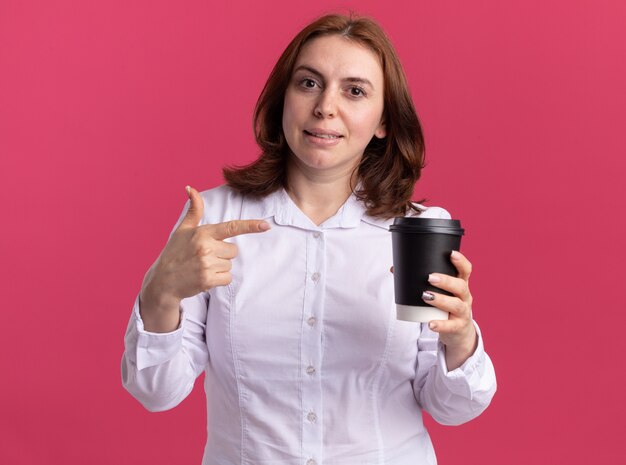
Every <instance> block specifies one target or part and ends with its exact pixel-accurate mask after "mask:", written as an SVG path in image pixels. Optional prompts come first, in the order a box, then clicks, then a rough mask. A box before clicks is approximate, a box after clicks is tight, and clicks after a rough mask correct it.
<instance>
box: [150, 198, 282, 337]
mask: <svg viewBox="0 0 626 465" xmlns="http://www.w3.org/2000/svg"><path fill="white" fill-rule="evenodd" d="M187 193H188V194H189V199H190V201H191V205H190V206H189V210H188V211H187V213H186V214H185V217H184V218H183V220H182V221H181V223H180V225H179V226H178V228H176V230H175V231H174V233H173V234H172V235H171V237H170V239H169V240H168V242H167V244H166V245H165V248H164V249H163V250H162V251H161V254H160V255H159V258H157V260H156V261H155V262H154V264H153V265H152V266H151V267H150V269H149V270H148V273H146V276H145V278H144V280H143V284H142V286H141V292H140V293H139V311H140V314H141V319H142V320H143V324H144V329H145V330H146V331H150V332H155V333H164V332H170V331H174V330H175V329H176V328H178V325H179V324H180V312H179V306H180V301H181V300H182V299H184V298H186V297H191V296H193V295H196V294H199V293H200V292H203V291H206V290H208V289H211V288H212V287H215V286H225V285H227V284H229V283H230V281H231V279H232V276H231V274H230V269H231V267H232V265H231V262H230V261H231V260H232V259H233V258H235V257H236V256H237V246H236V245H235V244H231V243H228V242H225V241H224V239H227V238H229V237H234V236H238V235H240V234H249V233H259V232H264V231H267V230H268V229H270V225H269V224H268V223H267V222H266V221H263V220H232V221H227V222H225V223H219V224H207V225H202V226H198V223H200V220H201V219H202V215H203V213H204V202H203V201H202V197H200V194H199V193H198V191H196V190H195V189H193V188H190V187H187Z"/></svg>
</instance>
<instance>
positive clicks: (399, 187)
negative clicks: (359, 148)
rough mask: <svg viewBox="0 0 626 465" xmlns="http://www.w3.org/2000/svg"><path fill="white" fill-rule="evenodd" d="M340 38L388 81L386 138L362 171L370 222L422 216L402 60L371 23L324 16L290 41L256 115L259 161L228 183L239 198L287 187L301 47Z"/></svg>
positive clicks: (418, 139)
mask: <svg viewBox="0 0 626 465" xmlns="http://www.w3.org/2000/svg"><path fill="white" fill-rule="evenodd" d="M332 34H337V35H340V36H342V37H345V38H346V39H348V40H351V41H354V42H357V43H359V44H361V45H364V46H365V47H367V48H369V49H370V50H372V51H373V52H374V53H375V54H376V55H377V56H378V57H379V59H380V63H381V66H382V70H383V76H384V86H385V88H384V110H383V120H384V122H385V129H386V137H385V138H383V139H378V138H376V137H373V138H372V140H371V141H370V143H369V144H368V145H367V147H366V148H365V152H364V153H363V157H362V159H361V161H360V163H359V166H358V168H357V169H358V172H357V174H358V176H357V179H358V182H360V185H359V188H358V190H356V191H355V195H356V196H357V198H359V199H360V200H362V201H363V202H365V205H366V207H367V213H368V214H369V215H371V216H376V217H381V218H391V217H392V216H398V215H400V216H404V215H405V214H407V212H408V211H410V210H413V211H419V210H418V209H417V208H416V207H415V206H414V205H413V203H412V202H411V195H412V194H413V187H414V186H415V183H416V182H417V180H418V179H419V177H420V174H421V171H422V168H423V165H424V137H423V134H422V128H421V126H420V123H419V120H418V117H417V114H416V112H415V108H414V106H413V101H412V99H411V95H410V93H409V89H408V85H407V82H406V77H405V75H404V71H403V70H402V65H401V64H400V60H399V59H398V56H397V55H396V52H395V50H394V48H393V45H392V44H391V42H390V40H389V39H388V38H387V36H386V34H385V32H384V31H383V30H382V28H381V27H380V26H379V25H378V24H377V23H376V22H375V21H374V20H372V19H369V18H364V17H355V16H353V15H352V14H351V15H350V16H343V15H327V16H323V17H321V18H319V19H317V20H316V21H314V22H313V23H311V24H309V25H308V26H307V27H305V28H304V29H303V30H302V31H300V33H299V34H298V35H297V36H296V37H295V38H294V39H293V40H292V41H291V43H290V44H289V45H288V46H287V48H286V49H285V51H284V52H283V54H282V55H281V56H280V58H279V59H278V62H277V63H276V65H275V66H274V69H273V70H272V72H271V74H270V76H269V78H268V80H267V82H266V84H265V87H264V88H263V91H262V92H261V95H260V96H259V100H258V101H257V104H256V108H255V110H254V131H255V136H256V141H257V144H258V145H259V147H260V148H261V151H262V154H261V156H260V157H259V158H258V159H257V160H255V161H254V162H252V163H251V164H249V165H246V166H243V167H226V168H224V170H223V173H224V179H225V180H226V183H227V184H228V185H229V186H230V187H232V188H234V189H235V190H238V191H239V192H241V193H243V194H247V195H251V196H255V197H263V196H266V195H268V194H270V193H272V192H274V191H276V190H277V189H279V188H281V187H287V158H288V156H289V153H290V149H289V147H288V145H287V142H286V140H285V137H284V135H283V129H282V115H283V103H284V99H285V92H286V90H287V87H288V86H289V83H290V81H291V79H292V72H293V68H294V66H295V63H296V60H297V58H298V55H299V53H300V50H301V49H302V47H303V45H304V44H305V43H307V42H308V41H310V40H311V39H313V38H315V37H319V36H325V35H332Z"/></svg>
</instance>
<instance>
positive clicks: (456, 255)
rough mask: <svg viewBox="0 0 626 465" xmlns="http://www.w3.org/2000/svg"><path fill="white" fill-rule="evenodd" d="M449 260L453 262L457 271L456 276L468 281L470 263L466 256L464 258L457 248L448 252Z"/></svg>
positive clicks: (470, 272) (470, 271)
mask: <svg viewBox="0 0 626 465" xmlns="http://www.w3.org/2000/svg"><path fill="white" fill-rule="evenodd" d="M450 260H451V261H452V263H453V264H454V266H455V268H456V270H457V271H458V272H459V274H458V277H459V278H461V279H463V280H465V281H468V280H469V277H470V275H471V274H472V264H471V263H470V261H469V260H468V259H467V258H465V255H463V254H462V253H461V252H459V251H458V250H454V251H452V253H451V254H450Z"/></svg>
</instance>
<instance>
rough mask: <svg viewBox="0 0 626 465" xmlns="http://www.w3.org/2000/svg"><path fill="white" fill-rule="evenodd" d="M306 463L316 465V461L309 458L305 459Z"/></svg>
mask: <svg viewBox="0 0 626 465" xmlns="http://www.w3.org/2000/svg"><path fill="white" fill-rule="evenodd" d="M306 465H317V462H316V461H315V460H313V459H309V460H307V461H306Z"/></svg>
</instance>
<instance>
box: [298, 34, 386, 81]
mask: <svg viewBox="0 0 626 465" xmlns="http://www.w3.org/2000/svg"><path fill="white" fill-rule="evenodd" d="M302 67H306V68H314V69H315V70H316V71H317V72H318V73H320V74H332V75H336V74H339V75H341V77H342V78H348V77H350V78H351V77H354V78H359V77H365V78H368V79H370V80H371V79H377V78H380V79H382V77H383V71H382V66H381V64H380V59H379V57H378V55H377V54H376V53H374V52H373V51H372V50H371V49H370V48H368V47H367V46H365V45H362V44H361V43H359V42H357V41H355V40H352V39H348V38H345V37H342V36H340V35H338V34H332V35H325V36H319V37H315V38H314V39H311V40H309V41H308V42H306V43H305V44H304V45H303V46H302V48H301V49H300V53H299V54H298V58H297V59H296V63H295V66H294V71H296V70H298V69H299V68H302Z"/></svg>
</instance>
